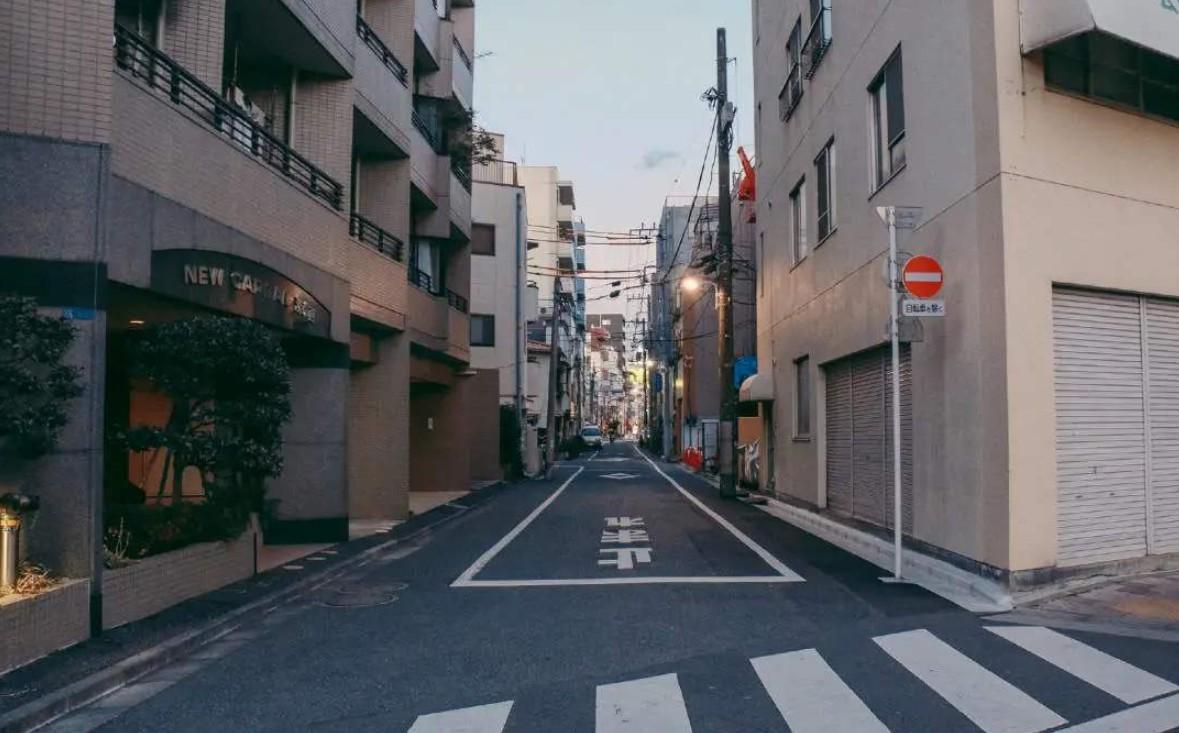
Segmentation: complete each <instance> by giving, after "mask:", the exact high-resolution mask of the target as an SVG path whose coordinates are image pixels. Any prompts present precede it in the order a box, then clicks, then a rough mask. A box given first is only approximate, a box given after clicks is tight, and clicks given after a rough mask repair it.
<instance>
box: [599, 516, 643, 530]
mask: <svg viewBox="0 0 1179 733" xmlns="http://www.w3.org/2000/svg"><path fill="white" fill-rule="evenodd" d="M606 526H607V527H622V528H628V527H642V526H643V518H642V517H606Z"/></svg>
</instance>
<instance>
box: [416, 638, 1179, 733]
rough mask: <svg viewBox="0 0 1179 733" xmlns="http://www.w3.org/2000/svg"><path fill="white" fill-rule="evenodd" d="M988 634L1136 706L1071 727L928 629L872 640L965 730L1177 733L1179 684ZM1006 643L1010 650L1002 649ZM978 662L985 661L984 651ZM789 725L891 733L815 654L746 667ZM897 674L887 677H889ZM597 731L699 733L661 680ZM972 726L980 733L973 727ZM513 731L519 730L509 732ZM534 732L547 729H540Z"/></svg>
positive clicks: (472, 720) (615, 697)
mask: <svg viewBox="0 0 1179 733" xmlns="http://www.w3.org/2000/svg"><path fill="white" fill-rule="evenodd" d="M986 629H987V631H989V632H991V633H992V634H994V635H995V636H996V637H998V638H1001V639H1003V640H1005V641H1006V642H1009V643H1010V644H1011V645H1013V646H1014V647H1015V648H1018V649H1020V650H1022V651H1023V652H1026V653H1028V654H1030V655H1033V656H1035V657H1038V658H1039V659H1040V660H1042V661H1044V662H1047V663H1048V664H1050V665H1052V666H1053V667H1055V668H1057V669H1059V670H1061V671H1062V672H1064V673H1066V674H1067V675H1071V676H1072V677H1073V678H1075V679H1077V680H1080V681H1081V683H1083V684H1084V685H1086V686H1088V687H1091V688H1095V689H1097V690H1100V691H1101V692H1102V693H1105V694H1106V695H1109V696H1110V697H1112V698H1114V699H1116V700H1118V701H1121V702H1122V703H1124V704H1126V705H1128V706H1130V707H1126V708H1125V709H1121V710H1118V711H1116V712H1114V713H1111V714H1108V715H1105V716H1103V717H1099V718H1097V719H1091V720H1072V721H1070V720H1068V719H1066V718H1065V717H1064V715H1062V713H1063V712H1067V711H1060V710H1053V709H1052V708H1051V707H1049V706H1048V705H1047V704H1045V702H1043V701H1041V700H1038V699H1036V697H1034V696H1033V695H1031V694H1029V693H1028V692H1027V691H1025V690H1021V689H1019V688H1018V687H1017V686H1016V685H1014V684H1012V682H1010V681H1008V680H1007V679H1005V678H1004V677H1003V676H1002V675H1000V674H998V673H996V671H992V670H991V669H988V667H987V666H986V664H987V661H988V660H986V659H983V660H980V659H977V658H973V657H972V656H970V655H968V654H966V653H963V652H962V651H959V650H958V649H956V648H955V647H954V646H952V645H951V644H949V643H947V642H946V641H944V640H943V639H942V638H939V637H938V636H937V634H935V633H933V632H931V631H929V630H926V629H915V630H911V631H904V632H900V633H894V634H887V635H883V636H877V637H874V638H873V639H872V641H873V642H874V643H875V644H876V646H878V647H879V648H880V649H881V650H883V651H884V653H885V654H887V656H888V657H890V658H891V659H892V660H893V661H895V662H896V664H897V665H898V667H897V669H896V670H895V673H901V670H904V672H905V673H907V674H908V675H911V677H912V678H915V679H916V680H917V681H919V683H920V684H921V685H923V686H924V687H925V688H928V689H929V690H930V691H931V692H932V693H934V694H936V695H937V696H938V697H940V698H941V699H942V700H944V701H945V702H946V703H948V704H949V705H950V706H951V707H952V708H953V709H954V710H955V711H957V713H958V714H960V715H961V716H962V725H961V726H960V727H961V728H962V729H972V730H973V729H977V730H981V731H983V732H984V733H1041V732H1042V731H1052V732H1053V733H1115V732H1116V731H1133V733H1167V731H1171V730H1176V729H1179V694H1177V693H1179V685H1176V684H1175V683H1174V682H1172V681H1170V680H1166V679H1163V678H1162V677H1159V676H1157V675H1155V674H1152V673H1150V672H1147V671H1146V670H1143V669H1140V668H1138V667H1135V666H1134V665H1132V664H1129V663H1127V662H1125V661H1123V660H1121V659H1118V658H1117V657H1114V656H1112V655H1110V654H1107V653H1105V652H1103V651H1101V650H1099V649H1095V648H1094V647H1092V646H1089V645H1088V644H1085V643H1083V642H1081V641H1078V640H1076V639H1073V638H1071V637H1069V636H1066V635H1065V634H1062V633H1059V632H1057V631H1053V630H1051V629H1047V628H1044V627H1039V626H988V627H986ZM996 643H1000V644H1002V643H1003V642H996ZM975 656H978V654H977V652H976V653H975ZM749 661H750V664H751V665H752V668H753V671H754V673H755V674H756V676H757V678H758V680H759V681H760V682H761V685H762V687H763V688H764V691H765V693H766V695H767V696H768V697H769V700H770V701H771V702H772V703H773V706H774V708H776V709H777V712H778V713H779V714H780V715H781V718H782V722H783V723H784V726H783V728H782V730H785V729H786V728H787V727H788V728H789V730H790V731H791V732H792V733H835V732H836V731H838V732H839V733H888V731H889V730H890V729H889V727H888V726H886V725H885V723H884V722H882V721H881V719H880V717H878V715H877V713H875V712H873V710H872V708H871V707H870V706H869V704H868V703H866V702H865V701H864V699H862V697H861V696H860V695H859V694H857V692H856V691H855V690H854V689H853V687H854V684H849V683H848V682H847V681H845V680H844V679H843V678H841V677H840V675H839V674H838V673H837V672H836V671H835V669H834V668H833V667H832V666H831V664H829V662H828V660H826V659H825V658H824V657H823V655H822V654H821V653H820V652H819V651H817V650H815V649H802V650H798V651H791V652H786V653H783V654H773V655H769V656H763V657H757V658H754V659H751V660H749ZM892 673H893V672H889V674H892ZM512 709H513V702H512V701H503V702H499V703H495V704H490V705H482V706H479V707H471V708H463V709H460V710H449V711H444V712H437V713H431V714H428V715H423V716H421V717H419V718H418V719H417V720H416V721H415V722H414V724H413V726H412V727H411V728H410V729H409V733H503V731H505V730H506V729H507V728H508V724H509V720H511V722H512V725H513V726H519V728H520V729H521V730H533V728H529V727H528V726H529V722H528V721H526V720H516V718H513V717H512ZM595 718H596V722H595V731H596V733H692V722H691V718H690V716H689V709H688V706H687V703H686V702H685V699H684V694H683V690H682V689H681V685H680V680H679V677H678V676H677V675H675V674H664V675H659V676H656V677H645V678H642V679H636V680H626V681H622V682H617V683H612V684H604V685H599V686H598V687H597V690H596V705H595ZM971 724H973V726H974V728H971ZM512 729H513V730H514V729H515V727H513V728H512ZM535 729H536V730H540V729H543V725H542V726H541V727H540V728H535Z"/></svg>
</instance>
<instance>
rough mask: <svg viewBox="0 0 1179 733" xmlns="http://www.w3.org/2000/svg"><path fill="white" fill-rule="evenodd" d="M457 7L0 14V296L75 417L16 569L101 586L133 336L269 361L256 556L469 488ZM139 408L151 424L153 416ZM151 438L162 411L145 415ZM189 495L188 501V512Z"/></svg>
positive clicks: (250, 1) (83, 6) (205, 1)
mask: <svg viewBox="0 0 1179 733" xmlns="http://www.w3.org/2000/svg"><path fill="white" fill-rule="evenodd" d="M474 12H475V10H474V7H473V3H472V2H471V0H438V2H437V3H435V2H434V1H433V0H361V1H360V2H359V3H355V2H346V1H345V0H298V1H294V0H45V1H44V2H37V3H25V2H16V1H15V0H3V1H2V2H0V36H3V38H4V45H5V47H6V48H7V49H9V51H8V52H7V56H6V58H5V66H6V68H5V73H4V74H3V75H0V99H3V100H4V103H3V105H0V171H2V172H3V173H2V177H3V179H4V181H5V185H3V186H2V187H0V211H2V212H3V213H2V218H3V221H4V226H3V227H0V290H2V291H5V292H15V293H20V294H25V295H29V296H33V297H35V298H36V299H37V300H38V302H39V304H40V305H41V306H42V307H43V308H44V310H45V311H46V312H49V313H54V314H63V315H65V316H66V317H69V318H73V319H74V323H75V325H76V326H77V330H78V334H79V339H78V342H77V344H76V346H75V348H74V350H73V352H72V353H71V359H72V360H73V361H74V363H76V364H77V365H79V366H81V367H82V368H83V370H84V371H83V373H84V380H85V383H86V393H85V396H84V397H83V398H81V399H79V400H77V401H75V402H74V403H73V413H72V415H71V422H70V424H69V426H68V427H67V429H66V432H65V434H64V435H63V440H62V441H61V445H60V446H59V447H58V449H57V452H56V453H54V454H52V455H50V456H48V457H46V458H45V459H43V460H40V461H39V462H38V463H37V464H36V466H35V467H33V468H30V469H29V470H30V471H32V472H33V474H31V475H29V476H26V477H25V478H26V479H27V482H26V486H27V487H28V490H29V491H32V492H33V493H39V494H40V495H41V497H42V510H41V511H40V513H39V517H38V520H37V522H38V531H37V532H35V533H33V534H31V535H30V542H31V543H32V545H31V546H30V548H29V554H30V555H31V556H33V557H36V558H37V559H38V560H39V561H40V562H43V563H46V564H47V565H49V566H50V567H51V568H52V569H53V570H54V571H55V572H57V573H60V574H63V575H66V576H71V577H90V578H92V579H94V580H95V584H94V588H95V589H96V592H97V589H98V587H99V586H98V583H97V580H98V577H99V576H100V574H101V567H102V565H101V563H102V526H103V525H102V515H103V511H102V506H103V482H104V478H107V479H110V478H111V477H114V479H115V480H120V481H121V480H124V479H127V480H134V479H135V470H134V469H135V467H134V464H135V462H134V461H132V460H131V457H130V456H128V455H127V454H126V453H122V454H120V453H119V452H118V451H116V450H112V449H109V448H107V447H106V442H105V440H104V435H105V434H106V433H107V431H108V430H110V429H111V428H112V426H116V425H126V424H136V423H137V422H141V421H143V420H148V419H150V417H149V416H150V414H152V410H153V405H156V402H157V401H158V395H153V394H150V393H148V392H145V391H144V388H143V387H142V386H141V385H138V384H132V383H129V382H128V380H127V377H126V371H125V370H126V357H125V353H126V349H125V346H126V344H127V341H128V339H129V337H130V336H131V335H132V334H133V332H134V331H135V330H136V329H140V328H144V327H150V326H151V325H153V324H156V323H160V322H162V321H165V320H171V319H176V318H181V317H186V316H189V315H195V314H201V313H217V314H221V315H229V316H235V317H241V318H251V319H255V320H257V321H260V322H263V323H265V324H266V325H268V326H270V327H272V328H273V329H274V331H275V332H276V333H277V334H279V336H280V337H281V339H282V342H283V345H284V348H285V350H286V352H287V355H288V359H289V362H290V366H291V368H292V375H293V376H292V394H291V401H292V407H293V413H294V414H293V418H292V420H291V421H290V423H289V424H288V425H287V426H286V427H285V432H284V439H285V444H286V450H285V455H284V459H285V464H284V465H285V467H284V471H283V473H282V475H281V476H279V477H278V478H277V479H275V480H273V481H271V482H270V483H269V486H268V495H269V497H270V498H272V499H274V500H276V501H277V504H276V509H275V515H274V518H273V521H271V522H270V523H268V525H267V527H266V535H267V536H266V540H267V541H268V542H323V541H334V540H341V539H346V538H347V537H348V533H349V523H350V521H351V520H356V519H383V520H388V519H396V518H402V517H404V516H405V515H406V512H407V506H408V504H407V501H408V500H407V494H408V492H409V491H410V490H411V489H412V490H415V491H429V490H448V491H450V490H454V489H456V488H459V489H463V488H465V487H467V486H468V485H469V475H468V473H469V471H468V463H469V459H468V455H469V450H468V446H469V444H470V439H469V434H468V428H467V426H468V424H469V421H468V420H467V419H466V415H465V407H464V405H465V404H466V403H467V397H468V393H469V392H470V386H469V385H470V381H469V377H468V373H469V369H468V365H469V362H470V336H469V327H468V314H467V310H468V308H467V303H468V295H469V292H468V291H469V283H470V243H469V238H470V234H471V194H470V186H471V184H470V175H469V174H470V170H469V166H468V165H465V163H464V160H463V158H462V155H461V154H458V155H454V156H452V155H451V154H450V153H451V151H452V149H456V150H457V147H456V145H457V143H458V142H460V141H461V139H462V137H463V128H464V125H465V122H466V120H468V119H469V113H470V101H471V90H472V83H473V72H472V63H471V58H472V53H473V50H474ZM157 406H158V405H157ZM157 412H158V410H157ZM198 490H199V487H198Z"/></svg>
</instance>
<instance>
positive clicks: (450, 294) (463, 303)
mask: <svg viewBox="0 0 1179 733" xmlns="http://www.w3.org/2000/svg"><path fill="white" fill-rule="evenodd" d="M446 302H447V303H448V304H450V307H451V308H454V309H455V310H456V311H458V312H460V313H469V312H470V310H471V307H470V303H469V302H468V301H467V299H466V298H465V297H463V296H461V295H459V294H458V293H456V292H454V291H453V290H447V291H446Z"/></svg>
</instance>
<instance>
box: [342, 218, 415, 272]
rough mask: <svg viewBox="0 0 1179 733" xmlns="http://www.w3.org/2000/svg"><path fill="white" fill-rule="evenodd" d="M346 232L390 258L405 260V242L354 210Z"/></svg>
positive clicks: (398, 260)
mask: <svg viewBox="0 0 1179 733" xmlns="http://www.w3.org/2000/svg"><path fill="white" fill-rule="evenodd" d="M348 233H349V234H351V235H352V237H353V238H355V239H357V240H359V241H361V242H364V243H365V244H367V245H368V246H370V247H372V248H373V249H375V250H376V251H378V252H380V253H381V254H383V255H385V256H386V257H389V258H390V259H393V260H396V261H397V262H404V261H405V242H403V241H401V239H399V238H398V237H396V236H394V235H392V234H390V233H389V232H387V231H385V230H384V229H382V228H381V227H379V226H377V225H376V224H374V223H372V222H371V221H369V220H368V219H366V218H364V217H363V216H361V215H360V214H358V213H356V212H355V211H354V212H352V218H351V220H350V221H349V224H348Z"/></svg>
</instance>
